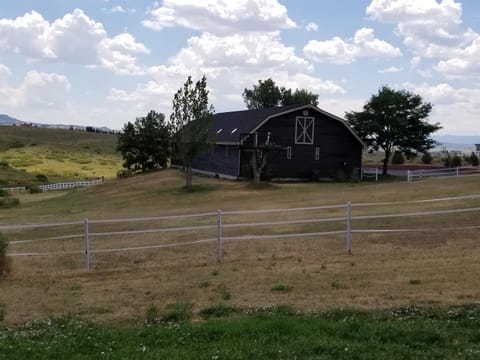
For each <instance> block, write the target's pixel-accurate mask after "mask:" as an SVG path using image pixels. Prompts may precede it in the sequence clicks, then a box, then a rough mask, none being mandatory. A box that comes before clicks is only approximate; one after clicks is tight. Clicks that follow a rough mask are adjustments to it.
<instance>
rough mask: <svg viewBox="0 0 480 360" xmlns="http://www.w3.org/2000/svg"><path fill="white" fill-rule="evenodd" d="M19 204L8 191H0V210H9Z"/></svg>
mask: <svg viewBox="0 0 480 360" xmlns="http://www.w3.org/2000/svg"><path fill="white" fill-rule="evenodd" d="M19 204H20V200H19V199H17V198H14V197H12V196H11V195H10V193H9V192H8V191H6V190H3V189H0V208H11V207H13V206H17V205H19Z"/></svg>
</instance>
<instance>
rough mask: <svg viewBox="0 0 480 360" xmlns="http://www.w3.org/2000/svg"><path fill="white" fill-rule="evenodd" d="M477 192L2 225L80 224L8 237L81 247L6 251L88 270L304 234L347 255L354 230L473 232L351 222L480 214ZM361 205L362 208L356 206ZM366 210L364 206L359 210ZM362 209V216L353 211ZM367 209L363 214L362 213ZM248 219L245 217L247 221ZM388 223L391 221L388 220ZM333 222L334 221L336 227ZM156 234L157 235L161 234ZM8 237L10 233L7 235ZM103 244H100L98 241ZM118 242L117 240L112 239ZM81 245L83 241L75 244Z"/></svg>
mask: <svg viewBox="0 0 480 360" xmlns="http://www.w3.org/2000/svg"><path fill="white" fill-rule="evenodd" d="M478 199H480V194H479V195H469V196H459V197H447V198H439V199H425V200H413V201H402V202H381V203H355V204H352V203H351V202H347V203H346V204H338V205H327V206H315V207H302V208H286V209H267V210H242V211H223V212H222V211H221V210H218V211H215V212H207V213H200V214H188V215H172V216H158V217H145V218H127V219H106V220H89V219H84V220H83V221H73V222H61V223H46V224H30V225H3V226H0V230H1V231H11V232H12V233H15V232H18V231H22V230H29V229H33V230H35V231H34V232H32V234H34V235H33V236H35V234H37V233H38V229H39V228H44V229H45V228H50V229H51V228H59V227H65V226H77V227H78V228H82V229H83V231H82V232H78V233H76V234H60V235H56V236H50V237H44V238H34V239H11V238H10V245H11V246H10V249H12V248H15V247H16V246H18V245H25V244H27V245H28V244H30V243H38V242H43V241H61V240H72V241H73V240H75V239H78V240H80V241H82V243H83V245H82V248H83V249H82V250H64V251H55V252H33V251H23V252H15V251H14V250H10V251H9V253H8V254H7V255H8V256H12V257H21V256H23V257H36V256H63V255H78V256H83V258H84V265H85V268H86V269H87V270H88V269H90V254H95V253H120V252H132V251H138V250H153V249H162V248H163V249H166V248H172V247H181V246H191V245H195V244H201V243H214V244H215V249H216V250H215V256H216V259H217V261H221V258H222V254H223V251H222V244H223V243H224V242H226V241H239V240H261V239H286V238H305V237H318V238H320V237H332V236H336V235H344V236H345V238H344V239H345V240H344V241H345V242H346V251H347V253H348V254H350V253H351V250H352V235H353V234H356V233H362V234H369V233H378V234H381V233H384V234H389V233H390V234H391V233H413V232H430V233H432V232H435V231H446V230H455V231H459V230H472V229H478V228H480V224H478V223H475V224H468V225H465V226H456V227H450V228H446V227H445V226H443V227H442V228H440V227H438V226H433V227H432V226H430V227H415V226H414V225H412V227H405V228H403V227H402V228H378V227H377V228H376V229H373V228H361V227H360V226H358V227H355V228H354V227H353V226H352V221H358V222H359V223H361V221H363V220H381V219H388V218H415V219H419V218H421V217H431V216H438V215H445V214H459V213H477V212H480V206H477V205H478V201H477V200H478ZM455 201H457V205H458V202H459V201H463V202H467V201H470V202H474V204H473V205H471V206H468V207H458V206H456V207H455V208H453V209H452V208H446V209H438V203H445V202H455ZM433 203H436V207H435V209H434V210H433V209H431V208H430V209H428V208H427V209H426V210H422V211H403V212H402V211H401V212H396V213H395V212H390V213H385V209H388V210H390V209H393V208H394V207H395V206H397V205H401V206H407V207H408V208H409V209H410V207H411V206H412V205H421V206H424V207H425V206H427V207H428V206H431V204H433ZM371 207H381V209H382V210H381V213H372V212H371V211H370V210H369V211H365V210H368V208H371ZM356 209H358V210H356ZM361 209H365V210H363V211H362V210H361ZM354 210H355V212H357V211H358V212H359V213H360V214H354ZM311 212H313V213H314V214H318V213H320V212H326V213H327V216H325V217H318V216H313V217H307V216H306V214H307V213H311ZM362 212H363V214H362ZM281 213H283V214H289V215H292V214H299V215H300V216H301V215H305V216H304V217H298V216H297V218H294V219H289V220H283V221H279V220H277V219H278V218H280V214H281ZM328 213H330V214H335V215H338V216H328ZM262 214H263V215H265V214H267V215H268V214H270V215H272V214H275V216H274V219H275V220H271V219H270V220H267V221H258V218H259V216H261V215H262ZM239 215H240V216H247V217H248V216H250V217H251V218H252V219H253V220H257V221H248V220H247V221H241V222H231V220H230V221H225V220H228V219H229V218H235V216H239ZM477 218H478V217H477V216H475V217H473V216H472V217H471V219H477ZM243 219H244V218H242V220H243ZM194 220H201V221H203V224H202V225H196V226H163V227H157V228H156V227H153V228H147V226H146V225H145V224H148V223H150V222H158V221H173V222H175V221H176V222H178V221H180V224H182V223H185V222H188V224H192V222H193V221H194ZM135 223H138V224H143V225H142V226H141V227H140V228H137V229H134V228H131V226H132V224H135ZM385 223H388V222H385ZM98 224H103V225H105V224H111V226H112V229H113V230H114V231H112V230H109V231H91V230H90V225H98ZM325 224H330V228H322V226H325ZM332 224H333V225H332ZM375 224H382V222H381V221H380V222H377V221H376V222H375ZM121 225H123V226H128V229H127V230H121V229H120V228H119V227H120V226H121ZM282 225H289V226H290V227H288V231H285V232H279V231H277V230H278V229H279V227H281V226H282ZM294 226H307V227H308V226H310V227H311V226H315V228H313V230H312V229H311V228H307V229H301V230H299V231H295V230H293V231H292V230H291V229H293V228H294ZM255 227H262V228H265V229H268V231H271V233H256V234H255V233H252V231H251V230H249V229H253V228H255ZM229 229H237V230H236V231H237V232H236V233H235V234H230V235H228V234H227V235H225V234H224V232H225V231H227V230H229ZM202 231H210V233H211V235H210V236H209V237H205V238H201V235H200V233H201V232H202ZM182 232H189V233H190V234H193V235H191V236H192V237H191V238H188V240H187V239H183V240H180V241H177V242H174V241H173V237H174V236H178V234H180V233H182ZM160 233H163V234H168V233H170V235H168V236H171V237H167V241H168V239H170V240H171V241H170V242H167V243H138V242H137V243H135V242H136V241H139V239H138V238H136V239H134V243H133V244H132V243H131V242H128V243H127V244H128V245H126V246H114V247H101V248H100V247H99V248H92V247H91V243H90V241H91V239H92V238H105V237H114V238H118V237H119V236H125V237H127V236H128V237H130V236H139V235H142V236H145V235H147V234H160ZM157 236H158V235H157ZM189 236H190V235H189ZM9 237H10V236H9ZM99 244H100V243H99ZM114 244H115V245H116V243H114ZM77 245H79V244H78V243H77Z"/></svg>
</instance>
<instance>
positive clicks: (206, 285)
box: [199, 281, 210, 289]
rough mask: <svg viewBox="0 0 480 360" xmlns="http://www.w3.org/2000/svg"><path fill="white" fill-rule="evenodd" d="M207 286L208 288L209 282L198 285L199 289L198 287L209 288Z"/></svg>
mask: <svg viewBox="0 0 480 360" xmlns="http://www.w3.org/2000/svg"><path fill="white" fill-rule="evenodd" d="M209 286H210V282H209V281H203V282H201V283H200V285H199V287H200V288H201V289H203V288H207V287H209Z"/></svg>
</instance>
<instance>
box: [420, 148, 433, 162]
mask: <svg viewBox="0 0 480 360" xmlns="http://www.w3.org/2000/svg"><path fill="white" fill-rule="evenodd" d="M422 163H424V164H431V163H432V155H431V154H430V153H429V152H428V151H425V152H424V153H423V155H422Z"/></svg>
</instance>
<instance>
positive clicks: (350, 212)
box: [347, 201, 352, 255]
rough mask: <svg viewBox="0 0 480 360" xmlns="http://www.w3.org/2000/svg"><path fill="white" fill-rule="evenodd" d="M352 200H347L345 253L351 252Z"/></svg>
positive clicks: (349, 253)
mask: <svg viewBox="0 0 480 360" xmlns="http://www.w3.org/2000/svg"><path fill="white" fill-rule="evenodd" d="M351 218H352V202H351V201H349V202H347V254H348V255H351V254H352V225H351Z"/></svg>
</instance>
